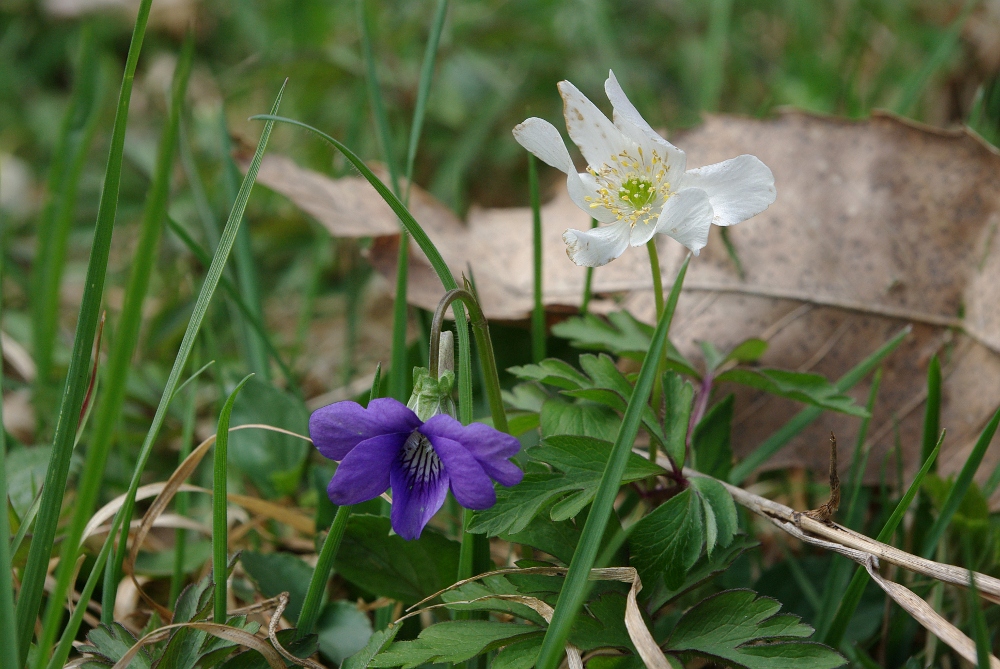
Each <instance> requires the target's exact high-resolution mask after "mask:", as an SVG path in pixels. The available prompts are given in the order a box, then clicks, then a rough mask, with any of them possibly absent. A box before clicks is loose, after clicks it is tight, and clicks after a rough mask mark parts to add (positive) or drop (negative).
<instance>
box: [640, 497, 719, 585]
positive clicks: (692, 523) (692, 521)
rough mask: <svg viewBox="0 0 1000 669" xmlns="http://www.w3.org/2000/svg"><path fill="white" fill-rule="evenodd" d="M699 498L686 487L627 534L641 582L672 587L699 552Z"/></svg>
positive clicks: (682, 577) (702, 525)
mask: <svg viewBox="0 0 1000 669" xmlns="http://www.w3.org/2000/svg"><path fill="white" fill-rule="evenodd" d="M703 527H704V521H703V511H702V504H701V500H700V498H699V496H698V495H696V494H695V493H694V492H692V491H691V489H690V488H689V489H687V490H685V491H683V492H681V493H679V494H677V495H675V496H673V497H671V498H670V499H669V500H667V501H666V502H665V503H663V504H661V505H660V506H658V507H656V508H655V509H654V510H653V511H652V512H651V513H650V514H649V515H647V516H646V517H645V518H643V519H642V520H640V521H639V522H638V523H636V524H635V527H634V529H633V530H632V532H631V534H630V535H629V539H628V542H629V549H630V551H631V554H632V564H633V566H635V568H636V569H637V570H638V571H639V576H640V577H641V578H642V582H643V583H646V584H649V585H650V586H652V585H655V584H656V583H657V582H658V581H659V579H660V578H661V577H662V579H663V582H664V584H665V585H666V586H667V587H668V588H670V589H676V588H678V587H680V585H681V584H682V583H683V582H684V576H685V574H686V573H687V570H688V569H690V568H691V567H692V566H693V565H694V563H695V562H697V561H698V556H699V555H701V545H702V542H703V538H704V536H705V535H704V531H703Z"/></svg>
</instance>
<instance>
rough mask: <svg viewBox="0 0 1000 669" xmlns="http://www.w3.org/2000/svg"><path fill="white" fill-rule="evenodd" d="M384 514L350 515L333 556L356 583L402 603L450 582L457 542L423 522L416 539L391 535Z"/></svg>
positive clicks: (344, 574) (338, 567)
mask: <svg viewBox="0 0 1000 669" xmlns="http://www.w3.org/2000/svg"><path fill="white" fill-rule="evenodd" d="M389 530H390V522H389V519H388V518H386V517H384V516H369V515H352V516H351V517H350V519H349V520H348V522H347V529H346V530H345V531H344V538H343V540H342V542H341V544H340V549H339V550H338V551H337V558H336V561H335V562H334V565H335V568H336V570H337V573H338V574H340V575H341V576H342V577H344V578H346V579H347V580H348V581H350V582H352V583H354V584H355V585H357V586H359V587H361V588H363V589H365V590H367V591H369V592H371V593H373V594H376V595H381V596H384V597H389V598H390V599H395V600H398V601H401V602H403V603H404V604H413V603H415V602H418V601H420V600H421V599H423V598H424V597H427V596H428V595H432V594H434V593H435V592H438V591H439V590H441V589H443V588H446V587H448V586H449V585H451V584H452V583H453V582H454V581H455V574H456V573H457V572H458V550H459V544H458V543H457V542H455V541H452V540H450V539H447V538H445V537H443V536H442V535H440V534H438V533H437V532H435V531H433V530H431V529H430V528H426V529H425V530H424V531H423V534H421V535H420V538H419V539H415V540H413V541H406V540H405V539H403V538H402V537H400V536H398V535H395V534H394V535H392V536H389Z"/></svg>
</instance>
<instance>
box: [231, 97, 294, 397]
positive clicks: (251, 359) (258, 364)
mask: <svg viewBox="0 0 1000 669" xmlns="http://www.w3.org/2000/svg"><path fill="white" fill-rule="evenodd" d="M219 123H220V126H221V127H220V128H219V137H220V138H221V140H222V155H223V163H224V164H223V179H222V182H223V185H224V186H225V190H226V198H227V201H229V202H233V201H235V199H236V194H237V193H238V189H239V183H240V168H239V166H238V165H237V164H236V160H235V159H234V158H233V145H232V142H231V141H230V140H229V134H230V133H229V128H228V127H227V126H226V115H225V114H224V113H223V114H219ZM233 265H234V267H235V269H236V282H237V285H238V286H239V294H240V296H241V297H242V298H243V302H244V304H245V305H246V306H247V308H248V309H249V311H250V313H251V314H252V319H253V320H257V321H260V322H263V320H264V306H263V304H262V303H261V297H260V282H259V280H258V279H257V264H256V262H254V259H253V248H252V247H251V244H250V226H249V224H248V223H247V222H246V221H243V222H241V223H240V227H239V228H238V229H237V230H236V243H235V244H234V245H233ZM242 321H243V322H242V325H243V340H244V342H245V343H246V355H247V365H248V367H249V368H250V369H251V370H253V371H254V372H257V374H259V375H260V378H261V379H263V380H264V381H270V380H271V367H270V365H269V364H268V359H267V348H268V347H267V343H266V342H265V341H264V339H265V337H262V336H261V334H260V333H259V332H258V331H257V330H256V329H255V328H254V327H253V325H252V324H251V323H250V321H251V317H250V316H246V315H244V316H243V318H242ZM296 385H297V384H291V387H295V386H296Z"/></svg>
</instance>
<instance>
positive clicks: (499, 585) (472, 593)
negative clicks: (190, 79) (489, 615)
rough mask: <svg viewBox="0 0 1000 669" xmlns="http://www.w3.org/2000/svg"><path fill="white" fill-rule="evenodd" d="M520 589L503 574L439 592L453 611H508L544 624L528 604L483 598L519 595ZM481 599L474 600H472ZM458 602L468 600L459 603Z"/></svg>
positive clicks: (542, 619) (530, 620)
mask: <svg viewBox="0 0 1000 669" xmlns="http://www.w3.org/2000/svg"><path fill="white" fill-rule="evenodd" d="M521 594H523V593H521V591H520V590H518V589H517V587H516V586H514V584H513V583H511V582H510V581H509V580H508V579H506V578H504V577H503V576H499V575H497V576H487V577H486V578H484V579H482V580H481V581H473V582H471V583H466V584H465V585H463V586H460V587H458V588H455V589H454V590H449V591H447V592H445V593H442V594H441V599H442V600H443V601H445V602H447V603H448V604H449V606H448V608H449V609H453V610H455V611H494V612H498V613H508V614H510V615H513V616H517V617H518V618H522V619H524V620H527V621H529V622H533V623H535V624H536V625H540V626H544V625H545V619H544V618H542V616H540V615H539V614H538V613H536V612H535V611H534V610H533V609H532V608H531V607H530V606H527V605H526V604H520V603H518V602H516V601H514V600H510V599H500V598H497V599H483V598H484V597H490V595H521ZM477 599H478V600H481V601H474V600H477ZM458 602H470V603H468V604H459V603H458Z"/></svg>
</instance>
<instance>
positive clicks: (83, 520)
mask: <svg viewBox="0 0 1000 669" xmlns="http://www.w3.org/2000/svg"><path fill="white" fill-rule="evenodd" d="M193 60H194V38H193V37H192V36H191V35H190V34H189V35H188V37H187V39H186V40H185V43H184V46H183V48H182V50H181V55H180V58H179V60H178V61H177V68H176V70H175V71H174V81H173V86H172V90H171V96H172V97H171V103H170V113H169V117H168V119H167V124H166V127H165V128H164V130H163V134H162V136H161V137H160V145H159V149H158V155H157V163H156V169H155V171H154V175H153V183H152V186H151V188H150V191H149V193H148V196H147V199H146V206H145V210H144V211H143V216H142V220H141V222H140V224H139V242H138V244H137V246H136V250H135V255H134V256H133V257H132V262H131V263H130V264H131V267H132V271H131V273H130V275H129V279H128V284H127V286H126V288H125V301H124V305H123V307H122V315H121V320H120V322H119V325H118V331H117V333H116V336H115V338H114V344H113V346H112V347H111V354H110V357H109V361H108V367H107V373H106V375H105V378H106V379H107V381H106V383H104V384H103V385H104V392H103V393H102V394H101V395H100V396H99V398H98V404H99V405H98V406H97V408H96V412H95V415H96V423H95V425H94V432H93V435H92V436H91V439H90V446H89V448H88V449H87V457H86V458H85V459H84V465H83V473H82V475H81V477H80V484H79V486H78V490H77V498H76V502H75V503H74V505H73V517H72V519H71V521H70V527H69V531H68V533H67V536H66V538H65V539H64V540H63V544H62V550H61V552H60V560H59V568H58V570H57V571H56V585H55V588H54V589H53V591H52V593H51V596H50V598H49V602H48V606H47V607H46V611H45V619H44V624H43V626H42V627H43V632H42V637H41V639H40V641H39V649H40V650H41V651H42V654H43V655H47V654H48V651H49V648H51V646H52V644H53V643H54V642H55V639H56V636H57V634H58V628H59V624H60V623H61V622H62V616H63V606H64V602H65V601H66V595H67V593H68V592H69V587H70V581H71V580H72V578H73V572H74V570H75V565H76V556H77V555H78V554H79V551H80V537H82V536H83V529H84V527H86V525H87V521H88V520H89V519H90V516H91V514H92V513H93V512H94V507H95V506H96V504H97V498H98V495H99V493H100V490H101V484H102V482H103V478H104V466H105V463H106V462H107V459H108V453H109V451H110V449H111V443H112V441H113V440H114V436H115V430H116V428H117V427H118V422H119V418H120V417H121V412H122V406H123V405H124V403H125V388H126V385H127V380H128V376H129V369H130V368H131V366H132V359H133V357H134V355H135V349H136V345H137V344H138V341H139V329H140V327H141V326H142V322H143V310H142V306H143V303H144V302H145V299H146V293H147V291H148V289H149V279H150V275H151V274H152V271H153V267H154V266H155V264H156V249H157V246H158V245H159V241H160V237H161V236H162V234H163V220H164V218H165V217H166V214H167V200H168V198H169V195H170V179H171V176H172V175H173V165H174V148H175V146H176V145H177V127H178V119H179V118H180V111H181V103H182V101H183V99H184V94H185V91H186V90H187V82H188V77H189V75H190V74H191V66H192V63H193Z"/></svg>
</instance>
